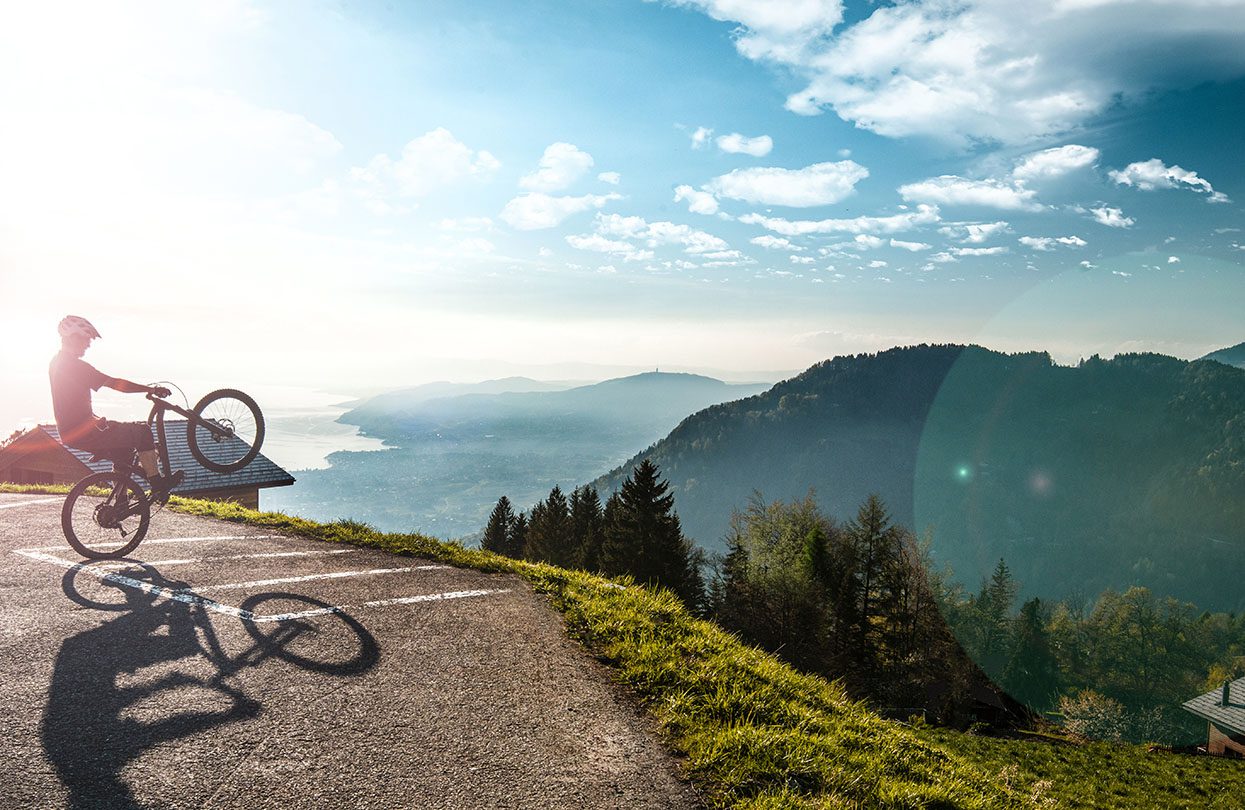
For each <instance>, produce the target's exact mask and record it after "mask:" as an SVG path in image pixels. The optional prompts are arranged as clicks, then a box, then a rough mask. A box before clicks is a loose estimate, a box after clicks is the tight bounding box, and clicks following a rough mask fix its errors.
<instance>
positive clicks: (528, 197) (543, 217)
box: [501, 191, 622, 231]
mask: <svg viewBox="0 0 1245 810" xmlns="http://www.w3.org/2000/svg"><path fill="white" fill-rule="evenodd" d="M621 199H622V195H621V194H585V195H583V196H581V197H551V196H550V195H548V194H541V193H540V192H535V191H533V192H529V193H527V194H520V195H519V196H518V197H515V198H514V199H513V200H511V201H510V202H508V203H506V207H505V208H503V209H502V212H501V218H502V219H503V220H505V222H506V223H507V224H509V225H511V226H512V227H515V228H518V229H519V230H521V231H534V230H540V229H542V228H553V227H556V226H558V225H560V224H562V222H564V221H565V220H566V219H567V218H568V217H571V216H573V215H575V214H578V213H581V212H583V211H590V210H592V209H593V208H601V207H603V206H604V205H605V204H606V203H608V202H611V201H613V200H621Z"/></svg>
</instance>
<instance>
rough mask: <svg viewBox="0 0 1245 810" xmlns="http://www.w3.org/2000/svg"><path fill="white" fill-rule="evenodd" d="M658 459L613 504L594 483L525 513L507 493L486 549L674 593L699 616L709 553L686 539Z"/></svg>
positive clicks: (489, 528) (634, 474) (486, 535)
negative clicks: (705, 556)
mask: <svg viewBox="0 0 1245 810" xmlns="http://www.w3.org/2000/svg"><path fill="white" fill-rule="evenodd" d="M668 491H669V484H668V483H666V482H665V481H663V480H662V479H661V473H660V471H659V470H658V469H657V466H656V465H655V464H653V463H652V462H650V461H643V462H641V463H640V464H638V465H637V466H636V467H635V469H633V470H632V471H631V474H630V475H629V476H627V478H626V480H624V481H623V484H622V487H620V489H619V491H618V492H615V493H614V494H612V495H611V496H610V498H609V500H608V501H606V502H605V505H604V506H602V505H601V499H600V497H599V496H598V495H597V490H596V488H594V487H592V486H591V485H585V486H582V487H577V488H576V489H575V490H574V491H573V492H572V493H571V497H570V498H569V499H568V498H567V497H566V495H565V494H563V492H562V490H561V488H559V487H556V486H555V487H554V488H553V489H552V490H550V492H549V497H547V498H545V499H544V500H542V501H540V502H538V503H537V504H536V505H535V506H533V507H532V509H531V512H530V514H529V513H524V512H520V513H518V514H517V515H516V514H515V513H514V509H513V507H512V506H511V504H510V499H509V498H507V497H506V496H505V495H503V496H502V497H501V498H499V499H498V501H497V505H496V506H495V507H494V508H493V512H492V514H491V515H490V516H489V521H488V524H487V525H486V526H485V527H484V532H483V536H482V541H481V548H483V549H484V550H485V551H492V552H495V553H498V554H504V555H505V556H507V557H513V558H515V559H525V560H531V561H533V562H543V563H549V564H550V565H556V566H559V567H561V568H579V569H583V570H585V571H593V572H598V573H602V574H606V575H608V576H621V575H626V576H630V577H632V578H633V579H635V580H636V581H637V582H639V583H641V584H645V585H652V586H654V587H662V588H668V589H670V590H671V591H673V592H674V593H675V594H676V595H677V596H678V597H679V598H680V599H682V600H683V603H684V604H685V605H687V606H688V608H689V609H690V610H692V611H699V610H700V609H701V607H702V605H703V602H704V583H703V580H702V579H701V573H700V567H701V564H702V562H703V553H702V552H701V551H700V550H699V549H697V548H696V547H695V546H694V545H693V544H692V542H691V541H690V540H688V539H687V538H686V537H685V536H684V535H683V529H682V526H681V524H680V523H679V515H678V513H677V512H675V510H674V496H672V495H670V494H668Z"/></svg>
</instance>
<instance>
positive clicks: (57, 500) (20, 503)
mask: <svg viewBox="0 0 1245 810" xmlns="http://www.w3.org/2000/svg"><path fill="white" fill-rule="evenodd" d="M64 500H65V499H64V498H39V499H38V500H34V501H18V502H16V503H0V509H15V508H16V507H18V506H34V505H35V504H37V503H60V502H62V501H64Z"/></svg>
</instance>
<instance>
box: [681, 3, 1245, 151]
mask: <svg viewBox="0 0 1245 810" xmlns="http://www.w3.org/2000/svg"><path fill="white" fill-rule="evenodd" d="M672 1H673V2H675V3H677V4H678V5H684V6H692V7H696V8H700V9H701V10H703V11H704V12H705V13H706V14H708V15H709V16H711V17H713V18H714V19H718V20H729V21H732V22H737V23H739V24H740V25H741V27H740V29H738V30H737V31H736V32H735V34H734V36H735V46H736V48H737V50H738V51H739V52H740V53H741V54H742V55H744V56H745V57H747V58H749V59H753V60H757V61H762V62H768V63H778V64H780V65H784V66H786V67H788V68H790V69H792V71H793V72H794V73H795V74H796V75H800V76H804V77H806V80H807V81H808V85H807V87H805V88H804V89H803V90H801V91H799V92H797V93H795V94H793V95H792V96H791V97H790V98H789V99H788V100H787V108H788V109H790V110H793V111H795V112H798V113H801V114H810V115H811V114H816V113H818V112H820V111H821V110H822V109H823V108H831V109H833V110H834V111H835V112H836V113H837V114H838V115H839V117H840V118H842V119H844V120H846V121H849V122H852V123H854V124H855V125H856V126H857V127H860V128H863V129H868V130H872V131H874V132H877V133H879V134H882V135H887V136H891V137H903V136H909V135H926V136H933V137H936V138H942V139H946V140H949V141H952V142H955V143H961V144H965V143H970V142H973V141H1002V142H1007V143H1023V142H1028V141H1032V140H1035V139H1037V138H1041V137H1044V136H1051V135H1055V134H1058V133H1062V132H1067V131H1070V130H1073V129H1075V128H1077V127H1078V126H1079V125H1081V124H1083V123H1084V122H1086V121H1088V120H1089V119H1090V118H1091V117H1093V116H1094V115H1096V114H1098V113H1100V112H1102V111H1103V110H1105V109H1107V107H1108V106H1110V105H1111V104H1113V103H1116V102H1117V100H1118V99H1119V97H1121V96H1123V97H1125V98H1126V99H1128V98H1131V97H1136V96H1140V95H1141V94H1142V93H1144V92H1145V91H1147V90H1149V89H1151V88H1153V87H1176V86H1192V85H1194V84H1196V83H1198V82H1201V81H1205V80H1208V79H1227V78H1234V77H1235V76H1237V75H1239V71H1240V69H1241V68H1242V66H1243V65H1245V51H1243V50H1242V49H1241V48H1240V37H1241V34H1242V33H1243V32H1245V15H1242V14H1241V13H1240V5H1239V3H1236V2H1231V0H1225V1H1224V2H1207V1H1206V0H1168V1H1167V2H1152V3H1130V4H1129V5H1128V7H1127V11H1124V10H1123V9H1122V8H1121V6H1122V5H1123V4H1122V3H1119V2H1112V0H1086V1H1084V2H1080V1H1078V0H1068V1H1067V2H1056V3H1047V4H1039V5H1034V4H1032V3H1022V2H1019V0H912V1H910V2H904V3H896V4H893V5H892V4H885V5H883V4H877V5H872V6H867V7H865V9H866V12H865V13H867V14H868V16H866V17H864V18H862V19H859V20H856V21H853V22H852V23H850V24H848V25H840V23H841V22H842V20H843V9H842V4H841V3H840V2H837V0H823V1H822V2H814V1H813V0H809V1H808V2H795V3H776V2H768V3H767V2H763V1H760V0H758V1H757V2H748V0H672ZM1018 21H1023V24H1020V23H1019V22H1018ZM1158 54H1162V56H1161V57H1160V56H1157V55H1158Z"/></svg>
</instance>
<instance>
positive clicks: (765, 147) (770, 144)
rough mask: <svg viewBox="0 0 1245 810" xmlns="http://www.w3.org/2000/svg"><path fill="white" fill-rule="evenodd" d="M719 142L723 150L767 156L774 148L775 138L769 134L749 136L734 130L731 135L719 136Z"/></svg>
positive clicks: (719, 146)
mask: <svg viewBox="0 0 1245 810" xmlns="http://www.w3.org/2000/svg"><path fill="white" fill-rule="evenodd" d="M717 144H718V148H719V149H721V150H722V151H723V152H730V153H731V154H743V155H752V156H753V157H765V156H766V155H768V154H769V153H770V150H772V149H773V148H774V139H773V138H771V137H770V136H768V135H758V136H757V137H755V138H749V137H748V136H747V135H740V134H739V133H738V132H732V133H731V134H730V135H720V136H718V139H717Z"/></svg>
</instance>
